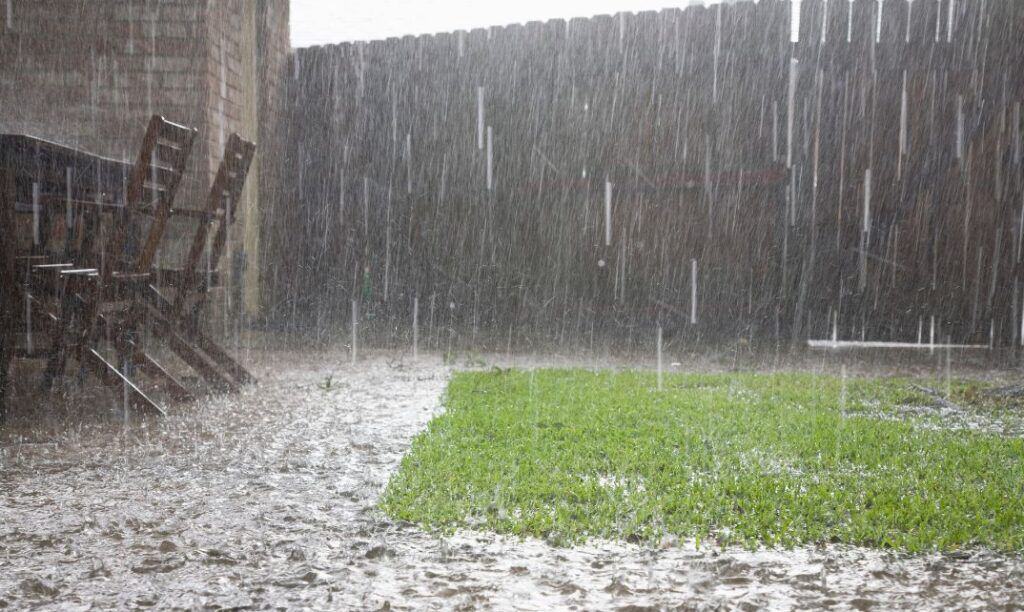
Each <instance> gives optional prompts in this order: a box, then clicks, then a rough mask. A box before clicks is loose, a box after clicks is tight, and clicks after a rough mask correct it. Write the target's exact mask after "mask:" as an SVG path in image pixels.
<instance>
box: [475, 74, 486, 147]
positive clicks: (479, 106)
mask: <svg viewBox="0 0 1024 612" xmlns="http://www.w3.org/2000/svg"><path fill="white" fill-rule="evenodd" d="M476 148H478V149H481V150H483V148H484V87H483V85H477V87H476Z"/></svg>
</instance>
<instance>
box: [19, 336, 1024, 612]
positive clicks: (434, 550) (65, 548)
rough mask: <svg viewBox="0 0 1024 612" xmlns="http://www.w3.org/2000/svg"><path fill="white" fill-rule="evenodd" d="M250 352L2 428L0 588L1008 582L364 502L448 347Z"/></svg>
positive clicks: (625, 606)
mask: <svg viewBox="0 0 1024 612" xmlns="http://www.w3.org/2000/svg"><path fill="white" fill-rule="evenodd" d="M252 358H253V360H254V361H255V362H256V363H255V367H254V369H255V371H256V373H257V375H258V376H259V377H260V379H261V383H260V384H259V385H258V386H255V387H251V388H247V389H246V390H245V391H244V392H243V393H242V394H239V395H236V396H222V397H215V398H211V399H208V400H204V401H202V402H199V403H197V404H196V405H192V406H183V407H176V408H175V410H174V411H173V413H172V415H171V416H170V417H168V418H165V419H152V420H140V419H134V420H131V421H130V422H129V423H128V424H127V425H126V424H124V423H123V422H122V421H121V420H120V418H119V417H117V416H116V415H117V410H116V407H108V406H106V404H109V403H111V402H110V400H109V399H104V398H102V397H99V398H94V399H93V400H89V401H93V402H95V403H96V406H94V408H95V413H96V414H94V415H93V416H92V417H91V418H88V419H80V418H76V419H63V420H61V419H58V420H54V421H49V422H44V423H42V424H40V423H38V422H33V423H32V424H26V423H25V422H22V423H19V422H15V423H13V424H12V425H11V426H9V427H8V428H7V429H6V430H4V431H2V432H0V608H3V607H13V608H22V607H40V608H60V609H88V608H111V607H117V608H150V607H155V608H208V607H229V608H268V607H288V608H299V607H302V608H313V609H388V608H391V609H453V608H463V609H478V608H499V609H508V608H516V609H534V610H547V609H552V608H565V609H621V610H643V609H664V608H672V609H675V608H679V609H704V608H719V607H725V608H741V609H762V608H776V609H786V608H797V609H804V608H809V607H820V606H825V607H833V608H837V609H869V608H881V609H892V608H910V607H916V608H924V609H942V608H958V609H960V608H976V609H991V608H1011V609H1012V608H1015V607H1017V606H1020V605H1021V604H1020V601H1021V599H1022V596H1024V559H1022V558H1021V557H1020V556H1014V555H1000V554H995V553H992V552H987V551H972V552H966V553H959V554H926V555H914V556H909V555H901V554H894V553H888V552H884V551H877V550H866V549H859V548H851V547H837V546H821V547H807V548H800V549H796V550H763V551H757V552H750V551H745V550H741V549H726V550H719V549H708V548H706V547H705V548H702V549H697V548H696V547H695V546H694V545H693V544H692V543H688V542H682V543H680V542H677V541H673V540H666V541H665V542H662V543H661V545H659V546H656V547H651V546H640V545H631V544H625V543H613V542H601V541H597V542H590V543H588V544H586V545H584V546H580V547H574V548H559V547H554V546H551V545H549V544H548V543H546V542H543V541H538V540H532V539H528V540H517V539H515V538H508V537H502V536H495V535H493V534H487V533H477V532H462V533H459V534H456V535H455V536H453V537H440V536H437V535H434V534H429V533H425V532H423V531H422V530H421V529H419V528H418V527H416V526H414V525H409V524H397V523H395V522H392V521H390V520H388V519H387V518H386V517H384V516H383V515H382V514H381V513H380V511H379V510H378V509H377V507H376V501H377V499H378V497H379V495H380V492H381V491H382V489H383V487H384V486H385V484H386V482H387V479H388V477H389V475H390V474H391V473H392V472H393V471H394V470H395V469H396V467H397V464H398V461H399V460H400V459H401V457H402V455H403V453H404V452H405V450H406V449H407V448H408V445H409V442H410V440H411V438H412V437H413V436H414V435H415V434H416V433H417V432H418V431H420V430H421V429H422V428H423V427H424V425H425V424H426V422H427V421H428V420H429V419H430V418H431V417H432V416H433V415H434V414H436V413H437V412H438V411H439V410H441V406H440V397H441V394H442V392H443V389H444V386H445V383H446V380H447V377H448V374H449V372H450V367H449V366H446V365H443V364H442V363H441V361H440V359H438V358H436V357H423V356H421V358H420V359H419V360H418V362H417V363H415V364H413V363H410V362H409V360H408V357H407V356H406V357H405V360H404V361H402V358H400V357H396V356H387V355H381V354H377V355H373V356H370V357H369V358H367V359H365V360H363V361H360V362H359V363H357V364H355V365H353V364H351V363H350V361H349V357H348V355H347V354H345V353H343V352H340V351H339V352H322V353H315V354H311V353H304V354H300V353H292V352H286V351H283V350H276V351H269V352H263V353H259V354H257V353H253V355H252ZM478 365H479V364H478ZM518 365H522V363H521V362H520V363H519V364H518Z"/></svg>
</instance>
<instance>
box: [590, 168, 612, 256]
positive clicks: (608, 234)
mask: <svg viewBox="0 0 1024 612" xmlns="http://www.w3.org/2000/svg"><path fill="white" fill-rule="evenodd" d="M584 172H585V171H584ZM611 244H612V183H611V181H609V180H608V179H605V181H604V245H605V246H611Z"/></svg>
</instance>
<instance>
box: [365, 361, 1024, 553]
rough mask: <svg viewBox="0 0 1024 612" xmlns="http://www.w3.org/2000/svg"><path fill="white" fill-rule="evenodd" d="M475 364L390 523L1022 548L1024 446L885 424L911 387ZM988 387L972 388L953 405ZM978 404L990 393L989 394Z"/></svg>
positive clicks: (417, 454) (545, 532) (392, 506)
mask: <svg viewBox="0 0 1024 612" xmlns="http://www.w3.org/2000/svg"><path fill="white" fill-rule="evenodd" d="M655 387H656V382H655V378H654V375H653V374H650V373H639V372H608V371H604V372H590V371H584V370H538V371H528V372H523V371H492V372H462V373H457V374H455V375H454V376H453V378H452V381H451V383H450V385H449V387H448V391H447V394H446V398H445V405H446V411H445V413H444V414H442V415H440V416H438V417H437V418H435V419H434V420H433V421H431V423H430V424H429V426H428V427H427V429H426V431H424V432H423V433H421V434H420V435H419V436H418V437H417V438H416V439H415V440H414V442H413V445H412V449H411V450H410V452H409V453H408V455H407V456H406V457H405V458H404V459H403V460H402V464H401V468H400V469H399V471H398V473H397V474H396V475H395V476H394V477H393V478H392V479H391V482H390V483H389V484H388V487H387V490H386V492H385V495H384V498H383V501H382V505H383V508H384V510H385V511H386V512H387V513H388V514H389V515H390V516H392V517H394V518H397V519H403V520H408V521H413V522H416V523H419V524H421V525H424V526H426V527H428V528H430V529H436V530H440V531H443V532H449V531H451V530H453V529H456V528H459V527H474V528H483V529H491V530H494V531H498V532H502V533H509V534H518V535H530V536H538V537H545V538H548V539H549V540H550V541H554V542H556V543H565V544H568V543H573V542H578V541H581V540H585V539H586V538H588V537H603V538H614V539H625V540H628V541H649V542H655V541H657V540H658V539H660V538H661V537H662V536H664V535H666V534H675V535H677V536H680V537H684V538H686V537H693V538H696V539H697V540H698V542H701V541H703V542H709V541H710V542H715V543H719V544H722V545H726V544H742V545H745V546H749V547H756V546H760V545H772V546H793V545H797V544H806V543H819V542H843V543H849V544H856V545H866V546H874V547H884V548H893V549H901V550H909V551H921V550H931V549H939V550H951V549H958V548H963V547H973V546H984V547H989V548H993V549H997V550H1003V551H1021V550H1024V440H1021V439H1020V438H1015V437H1007V436H1000V435H995V434H992V433H983V432H978V431H972V430H964V429H959V430H945V429H941V428H936V427H932V426H930V427H922V426H921V422H920V421H921V419H925V420H926V417H922V418H921V419H918V418H917V417H906V416H904V417H903V418H879V417H878V414H888V413H890V412H891V411H892V410H894V408H895V407H897V406H901V405H905V404H908V403H915V402H916V403H918V404H926V403H927V402H928V398H927V397H923V396H922V394H921V393H919V392H916V391H914V390H913V389H912V388H911V387H910V386H909V384H908V381H900V380H864V379H851V380H849V381H845V382H844V381H843V380H840V379H838V378H834V377H826V376H817V375H810V374H769V375H755V374H740V375H737V374H721V375H666V376H665V383H664V389H663V390H662V391H658V390H657V389H656V388H655ZM972 393H978V388H977V385H976V384H975V383H957V384H956V385H955V393H953V394H951V397H957V398H962V397H967V396H969V395H970V394H972ZM979 396H980V395H979Z"/></svg>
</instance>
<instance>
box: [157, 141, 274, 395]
mask: <svg viewBox="0 0 1024 612" xmlns="http://www.w3.org/2000/svg"><path fill="white" fill-rule="evenodd" d="M255 151H256V145H255V144H253V143H251V142H249V141H246V140H244V139H242V138H241V137H240V136H238V134H231V136H230V137H229V138H228V142H227V145H226V146H225V149H224V156H223V157H222V158H221V163H220V167H219V168H218V170H217V174H216V177H215V178H214V180H213V184H212V186H211V187H210V194H209V196H208V198H207V200H206V206H205V208H204V209H202V211H201V213H202V214H201V215H198V216H197V215H193V216H195V217H197V218H198V219H199V223H198V224H197V226H196V231H195V234H194V235H193V238H192V244H191V247H190V248H189V251H188V255H187V257H186V260H185V267H184V268H183V269H182V270H180V271H176V274H175V276H177V277H178V282H177V283H176V286H175V287H172V288H171V292H173V293H174V297H173V299H171V298H168V297H167V296H165V295H164V294H163V293H162V292H161V291H160V289H159V288H158V287H157V286H156V285H155V284H151V285H150V286H149V288H148V291H147V293H146V298H147V301H148V303H149V305H150V307H151V309H152V311H151V313H150V316H151V320H152V321H153V323H154V326H153V330H154V331H155V332H156V333H157V335H158V336H161V337H163V338H165V339H167V340H168V341H169V342H170V343H171V345H172V346H179V347H180V346H181V345H183V344H187V345H189V346H192V347H194V348H195V349H198V351H192V352H197V353H199V354H198V355H197V354H189V355H187V357H186V355H185V354H183V353H181V352H180V351H177V350H176V352H179V355H180V356H182V358H183V359H186V361H188V362H189V363H190V365H192V364H193V363H194V364H195V365H194V366H193V367H194V368H195V369H196V370H197V371H199V372H200V374H202V375H203V377H204V378H206V379H207V381H208V382H210V383H211V384H213V385H214V386H216V387H219V388H227V389H231V390H235V389H237V388H238V387H239V386H240V385H243V384H247V383H250V382H255V380H256V379H255V378H254V377H253V376H252V375H251V374H250V373H249V372H248V371H247V370H246V369H245V368H244V367H242V366H241V365H240V364H239V363H238V362H237V361H235V360H234V359H233V358H232V357H231V356H230V355H229V354H228V352H227V351H225V350H224V349H222V348H221V347H220V346H218V345H217V343H216V342H214V341H213V340H212V339H211V338H209V337H208V336H207V335H206V334H204V333H203V332H202V331H201V326H200V324H199V317H200V314H201V312H202V310H203V307H204V306H205V305H206V303H207V300H208V297H209V294H210V289H211V285H212V284H213V279H214V278H219V277H220V276H221V275H219V274H217V267H218V264H219V262H220V259H221V257H222V255H223V253H224V248H225V245H226V242H227V237H228V228H229V227H230V226H231V224H232V223H234V220H235V213H236V210H237V202H238V201H239V199H240V197H241V195H242V189H243V188H244V186H245V179H246V176H247V175H248V172H249V166H250V165H251V163H252V158H253V155H254V153H255ZM214 226H216V230H215V233H214V234H213V240H212V244H211V245H210V247H209V253H208V255H207V259H206V270H205V272H204V271H202V270H200V266H201V261H202V255H203V251H204V250H206V247H207V239H208V237H209V235H210V231H211V230H212V229H213V228H214ZM204 357H205V359H204Z"/></svg>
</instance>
